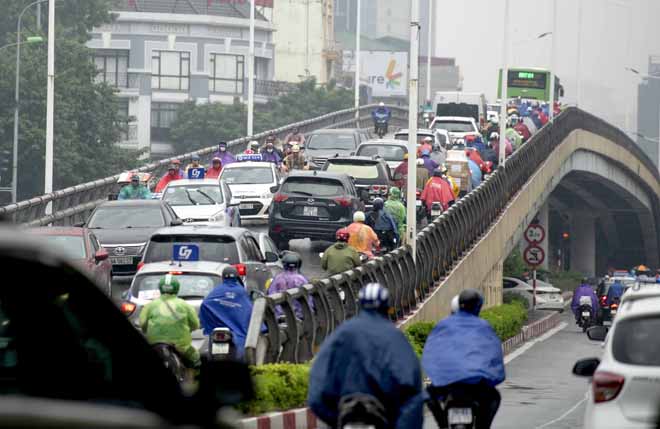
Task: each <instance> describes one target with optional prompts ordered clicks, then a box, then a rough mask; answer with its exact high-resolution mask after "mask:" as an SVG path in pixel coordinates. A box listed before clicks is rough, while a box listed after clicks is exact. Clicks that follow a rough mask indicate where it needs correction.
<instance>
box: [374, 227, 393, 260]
mask: <svg viewBox="0 0 660 429" xmlns="http://www.w3.org/2000/svg"><path fill="white" fill-rule="evenodd" d="M374 232H375V233H376V235H377V236H378V241H380V247H379V249H378V252H377V255H378V256H381V255H384V254H385V253H387V252H390V251H392V250H394V249H396V248H397V247H398V242H397V239H396V235H395V233H394V231H392V230H387V231H383V230H377V231H374Z"/></svg>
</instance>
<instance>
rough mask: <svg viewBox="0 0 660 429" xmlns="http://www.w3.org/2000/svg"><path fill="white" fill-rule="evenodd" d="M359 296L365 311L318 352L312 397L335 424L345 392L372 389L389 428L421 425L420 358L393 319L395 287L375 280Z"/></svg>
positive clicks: (322, 415) (309, 398)
mask: <svg viewBox="0 0 660 429" xmlns="http://www.w3.org/2000/svg"><path fill="white" fill-rule="evenodd" d="M358 296H359V300H360V307H361V311H360V312H359V313H358V314H357V315H356V316H355V317H353V318H351V319H349V320H348V321H346V322H344V323H342V324H341V325H340V326H339V328H338V329H337V330H335V331H334V332H333V333H332V335H330V337H328V338H327V339H326V340H325V341H324V342H323V344H322V345H321V350H320V351H319V353H318V354H317V355H316V357H315V358H314V361H313V364H312V369H311V372H310V376H309V393H308V395H307V403H308V404H309V406H310V408H311V409H312V411H313V412H314V414H315V415H316V416H317V417H318V418H319V419H320V420H322V421H323V422H324V423H326V424H327V425H329V426H330V427H333V428H334V427H337V424H338V421H337V420H338V418H339V407H338V404H339V403H340V401H341V399H342V398H344V397H346V396H348V395H351V394H364V395H371V396H373V397H375V398H376V399H377V400H378V401H379V402H380V403H381V404H382V406H383V408H384V409H385V410H386V413H387V415H386V418H387V422H388V428H397V429H399V428H401V429H404V428H421V427H422V423H423V399H422V395H421V386H422V375H421V371H420V367H419V359H418V358H417V356H416V355H415V352H414V351H413V350H412V347H411V346H410V343H409V342H408V341H407V340H406V338H405V336H404V335H403V333H402V332H401V331H400V330H398V329H397V328H396V327H395V326H394V324H393V323H392V322H391V321H390V319H389V316H388V313H389V311H390V306H391V304H390V294H389V291H388V290H387V289H386V288H384V287H382V286H381V285H380V284H378V283H369V284H367V285H366V286H364V287H363V288H362V289H361V290H360V292H359V295H358ZM484 323H486V322H484Z"/></svg>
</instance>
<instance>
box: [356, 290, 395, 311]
mask: <svg viewBox="0 0 660 429" xmlns="http://www.w3.org/2000/svg"><path fill="white" fill-rule="evenodd" d="M358 298H359V299H360V307H361V308H362V309H363V310H374V311H379V312H381V313H384V314H387V312H388V311H389V309H390V292H389V291H388V290H387V289H386V288H384V287H383V286H381V285H380V284H379V283H367V284H366V285H365V286H364V287H363V288H362V289H360V293H359V294H358Z"/></svg>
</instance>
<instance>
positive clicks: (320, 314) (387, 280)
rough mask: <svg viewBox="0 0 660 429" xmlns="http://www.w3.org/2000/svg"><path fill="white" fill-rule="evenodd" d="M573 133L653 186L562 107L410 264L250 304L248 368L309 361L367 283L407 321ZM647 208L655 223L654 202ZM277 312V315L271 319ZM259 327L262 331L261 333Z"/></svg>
mask: <svg viewBox="0 0 660 429" xmlns="http://www.w3.org/2000/svg"><path fill="white" fill-rule="evenodd" d="M576 129H583V130H587V131H590V132H592V133H595V134H599V135H601V136H602V137H605V138H607V139H609V140H611V141H613V142H615V143H617V144H618V145H620V146H622V148H623V149H625V150H627V151H630V152H632V153H634V154H635V155H636V156H637V157H638V158H639V159H640V160H641V161H642V162H643V163H644V164H645V165H646V166H647V167H648V168H649V169H650V170H651V171H654V172H655V173H656V178H658V180H660V178H659V177H658V174H657V169H656V168H655V166H654V165H653V163H652V162H651V160H650V159H649V158H648V157H646V155H645V154H644V153H643V152H642V151H641V150H640V148H639V146H637V145H636V144H635V143H634V142H633V141H632V140H631V139H630V138H628V136H626V135H625V134H624V133H623V132H622V131H621V130H619V129H618V128H615V127H614V126H612V125H610V124H608V123H606V122H605V121H603V120H601V119H599V118H597V117H595V116H593V115H590V114H588V113H586V112H583V111H581V110H578V109H577V108H569V109H567V110H566V111H564V112H563V113H562V114H561V115H559V116H558V117H557V118H556V119H555V122H554V124H548V125H546V126H545V127H543V128H542V129H541V130H540V131H539V132H538V133H537V134H535V135H534V136H533V137H532V139H531V140H530V141H529V142H528V143H526V144H525V145H523V146H522V147H521V148H520V149H519V150H518V151H516V152H515V153H514V154H513V155H512V156H511V157H510V158H509V159H508V160H507V162H506V168H504V167H500V168H499V169H498V170H497V171H496V172H495V173H494V174H492V175H490V176H489V177H488V178H487V179H486V180H485V181H484V182H482V183H481V185H480V186H479V187H477V188H476V189H475V190H473V191H472V192H470V193H469V194H468V195H466V196H465V197H464V198H462V199H461V200H460V201H458V202H457V203H456V204H454V205H453V206H452V207H450V208H449V210H447V211H446V212H445V213H444V214H442V215H441V216H440V217H439V218H437V219H436V220H435V221H434V222H433V223H432V224H430V225H429V226H427V227H426V228H424V229H423V230H422V231H421V232H420V233H419V234H418V236H417V263H414V262H413V258H412V255H411V252H410V249H409V248H408V247H404V248H399V249H396V250H395V251H393V252H391V253H390V254H387V255H385V256H383V257H379V258H375V259H374V260H372V261H369V262H368V263H367V264H365V265H364V266H361V267H358V268H355V269H353V270H350V271H346V272H344V273H341V274H338V275H334V276H332V277H330V278H326V279H323V280H320V281H318V282H315V283H314V284H308V285H304V286H303V287H301V288H298V289H291V290H288V291H286V292H284V293H279V294H275V295H272V296H268V297H262V298H258V299H257V300H255V303H254V309H253V311H252V318H251V320H250V328H249V331H248V337H247V341H246V357H247V359H248V360H249V362H250V363H251V364H261V363H268V362H279V361H285V362H303V361H306V360H309V359H310V358H311V357H312V356H313V354H314V350H316V349H317V347H318V346H319V345H320V344H321V343H322V342H323V340H324V339H325V338H326V337H327V336H328V335H330V333H332V331H333V330H334V329H335V328H336V327H337V326H338V325H339V324H340V323H342V322H343V321H344V320H346V319H348V318H350V317H352V316H353V315H355V314H356V312H357V311H358V310H357V303H358V300H357V293H358V291H359V289H360V288H361V287H362V286H363V285H365V284H367V283H369V282H373V281H378V282H380V283H381V284H384V285H386V286H387V287H388V288H389V289H390V291H391V293H392V296H393V304H394V308H395V314H394V315H393V316H392V317H393V319H394V320H400V319H402V318H403V317H405V316H406V315H408V314H410V313H411V312H412V311H413V310H414V309H415V308H417V306H418V305H419V304H420V303H421V302H422V301H423V300H424V299H425V298H426V297H427V296H428V295H429V294H430V293H431V292H432V290H433V288H434V287H437V284H438V281H439V280H440V279H441V278H442V277H443V276H445V275H446V274H447V273H448V272H449V271H450V270H451V268H452V267H453V266H454V265H455V264H456V263H457V262H458V261H459V260H460V259H461V258H462V257H463V255H464V254H465V253H466V252H467V251H468V250H470V249H471V247H472V246H473V245H474V244H475V243H476V242H478V240H479V239H480V238H481V237H482V236H483V235H484V234H485V233H486V232H487V231H488V229H489V228H490V227H491V225H492V224H493V223H494V222H495V221H496V220H497V219H498V217H499V216H500V215H501V214H502V211H503V210H504V208H505V207H506V205H507V204H508V202H509V201H510V200H511V199H512V198H513V197H514V195H515V194H516V192H517V190H519V189H521V188H522V187H523V185H524V184H525V183H526V182H527V181H528V180H529V179H530V177H531V176H532V175H533V174H534V173H535V172H536V170H537V169H538V168H539V167H540V165H541V164H542V163H543V162H544V161H545V160H546V159H547V158H548V156H549V155H550V153H551V152H552V151H554V150H555V148H556V147H557V146H558V145H559V144H560V143H561V142H562V141H563V140H564V139H565V138H566V137H567V136H568V135H569V134H570V133H571V132H572V131H573V130H576ZM655 205H656V206H655V208H654V210H655V213H656V218H658V214H660V208H659V207H658V201H657V199H656V201H655ZM658 239H659V240H660V237H658ZM467 286H472V287H479V286H478V285H466V287H467ZM310 298H311V302H312V303H313V306H314V307H313V309H312V307H311V305H310ZM295 303H297V304H298V305H299V306H300V308H301V309H302V319H300V320H298V319H297V318H296V315H295V311H294V308H295V305H296V304H295ZM278 306H279V307H280V309H281V313H282V314H283V319H281V318H280V319H279V320H278V315H277V312H276V307H278ZM264 324H265V325H266V327H267V331H265V332H262V326H263V325H264Z"/></svg>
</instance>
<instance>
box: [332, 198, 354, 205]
mask: <svg viewBox="0 0 660 429" xmlns="http://www.w3.org/2000/svg"><path fill="white" fill-rule="evenodd" d="M335 202H336V203H337V204H339V205H340V206H342V207H350V206H351V200H350V199H349V198H335Z"/></svg>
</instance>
